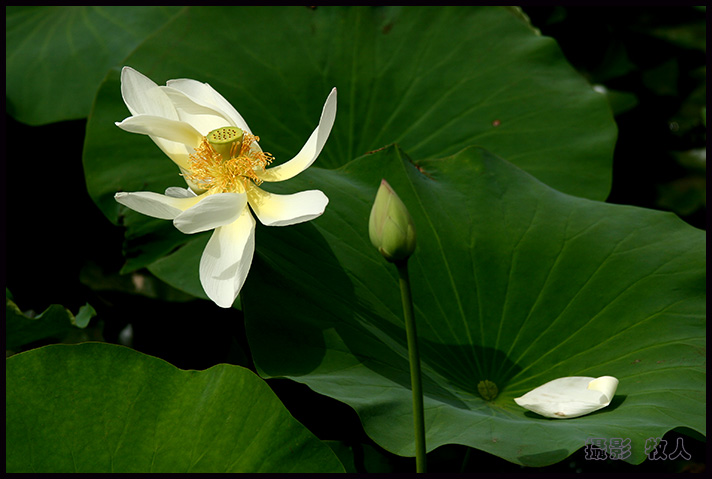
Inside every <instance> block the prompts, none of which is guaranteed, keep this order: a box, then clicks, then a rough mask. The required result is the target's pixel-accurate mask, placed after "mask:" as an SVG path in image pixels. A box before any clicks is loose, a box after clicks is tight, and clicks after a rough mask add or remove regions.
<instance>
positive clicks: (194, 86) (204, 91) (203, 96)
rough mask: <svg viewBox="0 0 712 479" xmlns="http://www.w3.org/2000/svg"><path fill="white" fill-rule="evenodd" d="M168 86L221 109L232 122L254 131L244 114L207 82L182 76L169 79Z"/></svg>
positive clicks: (202, 102) (206, 104) (203, 103)
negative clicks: (243, 116)
mask: <svg viewBox="0 0 712 479" xmlns="http://www.w3.org/2000/svg"><path fill="white" fill-rule="evenodd" d="M166 86H168V87H170V88H173V89H175V90H178V91H181V92H183V93H185V94H186V95H187V96H188V97H189V98H191V99H192V100H193V101H194V102H196V103H199V104H202V105H204V106H207V107H210V108H213V109H215V110H218V111H220V112H221V113H222V114H225V115H227V116H228V117H229V118H230V119H231V120H232V121H231V124H232V125H233V126H236V127H238V128H240V129H241V130H243V131H246V132H247V133H252V132H251V131H250V128H249V127H248V126H247V123H245V120H244V119H243V118H242V116H241V115H240V114H239V113H238V112H237V110H235V107H233V106H232V105H231V104H230V102H229V101H227V100H226V99H225V98H224V97H223V96H222V95H221V94H220V93H218V92H217V91H216V90H215V89H214V88H213V87H211V86H210V85H208V84H207V83H202V82H199V81H197V80H191V79H187V78H180V79H177V80H168V81H167V82H166Z"/></svg>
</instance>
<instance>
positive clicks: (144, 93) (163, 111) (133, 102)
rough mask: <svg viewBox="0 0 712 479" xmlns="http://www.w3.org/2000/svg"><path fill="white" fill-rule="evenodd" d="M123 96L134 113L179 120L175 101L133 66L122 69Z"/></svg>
mask: <svg viewBox="0 0 712 479" xmlns="http://www.w3.org/2000/svg"><path fill="white" fill-rule="evenodd" d="M121 96H122V97H123V99H124V103H126V106H127V107H128V109H129V111H130V112H131V114H132V115H152V116H159V117H162V118H166V119H168V120H178V112H177V111H176V109H175V107H174V106H173V102H171V100H170V99H169V98H168V96H167V95H166V94H165V93H164V92H162V91H161V90H160V88H159V87H158V85H156V84H155V83H154V82H153V81H152V80H151V79H150V78H148V77H147V76H145V75H143V74H141V73H139V72H137V71H136V70H134V69H133V68H131V67H124V68H123V69H122V70H121Z"/></svg>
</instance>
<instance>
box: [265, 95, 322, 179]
mask: <svg viewBox="0 0 712 479" xmlns="http://www.w3.org/2000/svg"><path fill="white" fill-rule="evenodd" d="M335 118H336V88H334V89H332V90H331V93H330V94H329V96H328V97H327V99H326V102H325V103H324V108H323V109H322V112H321V118H320V119H319V125H318V126H317V127H316V129H315V130H314V132H313V133H312V134H311V136H310V137H309V139H308V140H307V142H306V143H305V144H304V146H303V147H302V149H301V151H300V152H299V153H297V156H295V157H294V158H292V159H291V160H289V161H287V162H285V163H283V164H281V165H278V166H275V167H274V168H268V169H267V170H265V171H262V172H259V173H257V176H259V177H260V179H262V180H264V181H284V180H288V179H290V178H293V177H294V176H297V175H298V174H299V173H301V172H302V171H304V170H306V169H307V168H309V167H310V166H311V164H312V163H314V160H316V158H317V157H318V156H319V153H321V149H322V148H324V144H325V143H326V140H327V138H329V134H330V133H331V128H332V127H333V126H334V119H335Z"/></svg>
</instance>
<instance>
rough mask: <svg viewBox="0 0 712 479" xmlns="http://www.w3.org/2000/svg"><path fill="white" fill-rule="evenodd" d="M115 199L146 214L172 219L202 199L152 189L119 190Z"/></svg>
mask: <svg viewBox="0 0 712 479" xmlns="http://www.w3.org/2000/svg"><path fill="white" fill-rule="evenodd" d="M114 199H116V201H117V202H119V203H121V204H122V205H124V206H127V207H129V208H131V209H132V210H134V211H137V212H139V213H141V214H144V215H146V216H151V217H153V218H160V219H163V220H172V219H174V218H175V217H176V216H178V215H180V214H181V213H182V212H183V211H184V210H186V209H188V208H190V207H191V206H193V205H195V204H196V203H198V202H199V201H200V197H199V196H195V197H192V198H176V197H173V196H165V195H161V194H159V193H154V192H152V191H137V192H134V193H126V192H119V193H116V195H114Z"/></svg>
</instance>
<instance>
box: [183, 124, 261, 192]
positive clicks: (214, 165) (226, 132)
mask: <svg viewBox="0 0 712 479" xmlns="http://www.w3.org/2000/svg"><path fill="white" fill-rule="evenodd" d="M258 141H260V139H259V137H257V136H254V135H251V134H249V133H247V132H244V131H242V130H241V129H239V128H236V127H233V126H228V127H223V128H218V129H217V130H213V131H211V132H210V133H208V135H207V136H206V137H203V139H202V141H201V142H200V145H199V146H198V147H197V148H196V149H195V153H194V154H192V155H190V171H189V172H186V173H185V174H184V176H185V178H186V179H187V180H189V181H191V182H193V183H194V184H195V185H196V186H197V187H199V188H201V189H205V190H209V191H211V192H213V193H240V192H243V191H245V190H246V189H247V188H248V186H249V184H250V182H252V183H255V184H257V185H259V184H260V183H262V180H261V179H260V178H258V177H257V174H256V173H255V172H256V171H263V170H264V169H265V166H267V165H268V164H270V163H271V162H272V159H273V157H272V155H271V154H269V153H266V152H263V151H262V150H261V149H260V147H259V145H258V144H257V142H258Z"/></svg>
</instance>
